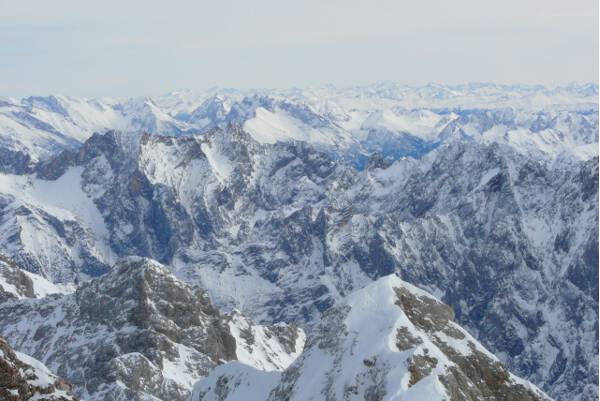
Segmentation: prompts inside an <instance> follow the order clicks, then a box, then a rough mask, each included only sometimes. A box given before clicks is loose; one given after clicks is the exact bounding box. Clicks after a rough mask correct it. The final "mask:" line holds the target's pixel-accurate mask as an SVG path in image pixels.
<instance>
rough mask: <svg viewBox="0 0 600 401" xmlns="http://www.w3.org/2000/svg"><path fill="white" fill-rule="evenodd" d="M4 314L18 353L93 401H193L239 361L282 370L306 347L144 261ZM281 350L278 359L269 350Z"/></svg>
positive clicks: (292, 332)
mask: <svg viewBox="0 0 600 401" xmlns="http://www.w3.org/2000/svg"><path fill="white" fill-rule="evenodd" d="M0 309H1V311H2V312H1V313H0V315H1V316H2V317H1V318H0V320H1V325H2V333H3V334H4V335H5V336H6V337H7V338H8V339H9V340H10V341H11V342H12V343H13V344H15V347H16V348H17V349H20V350H23V351H26V352H29V353H30V354H31V355H34V356H36V357H37V358H39V359H40V360H42V361H44V363H46V364H47V365H48V366H50V367H52V368H53V369H54V370H55V371H56V372H58V373H59V374H61V375H63V376H65V377H67V378H68V379H69V380H70V381H71V382H72V383H73V384H74V386H75V390H76V392H77V393H78V394H79V395H80V396H81V397H82V398H85V399H91V400H107V399H110V400H121V399H123V400H125V399H127V400H145V399H149V397H152V399H161V400H184V399H186V398H187V396H188V395H189V389H190V388H191V385H192V384H193V382H194V381H195V380H197V379H198V378H199V377H202V376H204V375H206V374H208V372H209V370H210V369H212V368H214V367H215V366H217V365H218V364H220V363H222V362H223V361H227V360H235V359H238V354H239V355H240V359H242V360H244V361H245V362H246V363H252V362H253V361H255V363H256V364H259V366H261V367H262V368H264V367H265V366H264V365H266V364H269V363H270V364H271V365H274V366H275V367H276V368H283V367H285V366H287V364H288V363H289V362H286V361H288V360H289V361H290V362H291V360H293V358H294V354H297V353H299V352H300V351H301V349H302V346H303V341H302V338H303V337H302V334H301V332H299V331H298V330H297V329H294V328H291V327H288V326H276V327H264V326H255V325H254V324H253V323H252V322H250V321H248V320H247V319H245V318H243V317H241V316H237V315H236V317H234V318H231V317H227V316H223V315H221V314H220V313H219V312H218V311H217V310H216V309H215V308H214V307H213V306H212V305H211V303H210V301H209V300H208V297H207V296H206V294H204V293H203V292H199V291H193V290H192V289H191V288H189V287H187V286H185V285H184V284H182V283H180V282H179V281H178V280H177V279H175V278H174V277H173V276H172V275H171V274H169V273H168V272H167V271H166V270H165V268H164V266H161V265H160V264H158V263H156V262H153V261H151V260H148V259H142V258H129V259H126V260H123V261H121V262H120V263H118V264H117V265H115V266H113V268H112V269H111V271H110V272H109V273H107V274H106V275H105V276H103V277H102V278H100V279H97V280H92V281H91V282H89V283H85V284H84V285H83V286H82V287H81V288H79V289H78V290H77V291H76V292H75V293H74V294H71V295H64V296H62V297H57V296H55V297H53V298H45V299H39V300H37V299H34V300H32V299H27V300H13V301H7V302H5V303H3V304H2V305H1V306H0ZM24 322H26V323H25V324H24ZM48 344H52V347H49V346H48ZM273 349H275V350H277V355H271V356H270V358H269V357H268V356H269V355H268V353H267V352H265V350H273ZM286 351H287V353H286ZM256 354H258V355H256ZM286 355H287V359H285V357H286ZM252 356H253V357H254V358H252ZM277 358H279V359H277ZM260 364H262V365H260Z"/></svg>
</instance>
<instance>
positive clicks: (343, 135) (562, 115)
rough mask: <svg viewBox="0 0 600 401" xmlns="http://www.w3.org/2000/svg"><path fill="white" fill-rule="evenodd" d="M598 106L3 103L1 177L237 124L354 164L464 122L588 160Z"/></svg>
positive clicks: (436, 97)
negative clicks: (88, 148)
mask: <svg viewBox="0 0 600 401" xmlns="http://www.w3.org/2000/svg"><path fill="white" fill-rule="evenodd" d="M597 97H598V87H597V85H593V84H586V85H576V84H572V85H567V86H560V87H555V88H545V87H543V86H528V85H496V84H469V85H455V86H442V85H427V86H424V87H411V86H403V85H397V84H393V83H385V84H379V85H372V86H364V87H353V88H341V89H337V88H333V87H327V88H313V89H293V90H271V91H269V90H249V91H236V90H226V89H218V88H215V89H211V90H207V91H204V92H198V93H193V92H173V93H170V94H166V95H161V96H155V97H143V98H131V99H122V100H117V99H106V98H100V99H84V98H73V97H68V96H48V97H28V98H23V99H11V98H6V99H3V100H0V156H1V158H0V161H1V163H0V171H4V172H12V173H24V172H29V171H31V169H32V168H33V166H34V165H35V164H36V163H37V162H39V161H40V160H45V159H47V158H49V157H51V155H53V154H56V153H57V152H60V151H61V150H64V149H74V148H76V147H77V146H78V145H80V144H81V143H82V142H83V141H85V140H86V139H87V138H89V137H90V136H91V135H92V134H93V133H94V132H97V131H98V132H103V131H105V130H107V129H116V130H120V131H126V132H137V131H140V130H144V131H147V132H150V133H159V134H162V135H182V134H190V133H198V132H204V131H206V130H207V129H210V128H213V127H215V126H221V127H224V126H225V125H227V124H229V123H238V124H240V125H243V126H244V129H245V130H246V131H247V132H249V133H250V134H251V135H252V136H253V137H254V139H256V140H258V141H259V142H267V143H273V142H276V141H290V140H301V141H307V142H311V143H318V144H321V145H328V146H330V147H334V148H348V147H352V148H354V150H355V152H354V153H355V154H354V157H355V158H356V157H357V156H358V155H363V156H364V153H365V152H366V153H370V152H372V151H375V150H379V151H382V150H384V151H385V153H388V154H391V155H396V156H404V155H411V156H420V155H422V154H423V153H426V152H427V151H428V150H430V149H432V148H434V147H435V146H436V145H437V144H438V143H439V142H441V141H443V140H444V139H445V137H446V136H447V135H445V134H444V128H445V127H446V125H448V124H449V123H450V122H452V121H455V120H456V121H455V123H454V124H453V128H454V129H460V128H461V127H456V126H457V125H461V126H462V125H465V126H466V127H465V128H464V131H465V132H466V133H467V134H469V135H473V134H474V133H478V134H482V135H484V136H485V140H494V141H498V140H501V141H508V142H516V143H515V145H518V146H517V148H518V147H521V146H523V145H526V147H527V148H533V149H534V150H536V151H539V152H541V153H543V154H545V155H548V154H550V155H551V156H555V154H556V153H557V152H558V153H560V152H569V153H575V154H577V155H578V156H579V157H585V156H589V153H590V152H591V153H592V154H597V152H596V151H595V149H594V148H593V147H589V146H587V147H586V145H590V144H593V143H594V142H597V129H596V133H595V135H594V132H593V131H594V130H593V128H594V126H595V127H597V125H598V121H597V112H596V110H597ZM482 113H483V114H486V113H487V114H488V115H484V116H481V114H482ZM498 113H500V114H502V115H500V116H498ZM471 114H475V117H471ZM490 114H491V115H490ZM494 114H495V115H496V116H494ZM481 120H483V126H482V121H481ZM572 120H575V121H572ZM569 125H571V126H569ZM572 125H576V127H573V126H572ZM582 125H583V127H582ZM590 125H591V126H590ZM579 128H583V130H579V131H582V132H580V135H577V132H573V131H574V130H575V131H577V130H578V129H579ZM532 134H533V135H532ZM502 135H505V137H504V138H502ZM565 136H566V137H565ZM527 150H530V149H527Z"/></svg>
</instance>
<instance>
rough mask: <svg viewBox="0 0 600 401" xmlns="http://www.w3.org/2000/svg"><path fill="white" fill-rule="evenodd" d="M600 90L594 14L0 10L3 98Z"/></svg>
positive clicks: (343, 1)
mask: <svg viewBox="0 0 600 401" xmlns="http://www.w3.org/2000/svg"><path fill="white" fill-rule="evenodd" d="M387 80H391V81H397V82H400V83H406V84H424V83H428V82H437V83H463V82H474V81H477V82H481V81H491V82H502V83H542V84H547V85H555V84H561V83H566V82H571V81H576V82H597V81H598V0H568V1H567V0H502V1H500V0H498V1H491V0H490V1H486V0H470V1H467V0H452V1H450V0H435V1H434V0H419V1H416V0H414V1H403V0H390V1H375V0H370V1H357V0H339V1H338V0H335V1H328V0H320V1H312V0H302V1H300V0H296V1H286V0H272V1H271V0H247V1H231V0H230V1H227V0H221V1H218V0H212V1H193V0H189V1H184V0H169V1H167V0H163V1H152V0H145V1H137V0H102V1H97V0H94V1H86V0H37V1H35V0H0V96H23V95H30V94H50V93H61V94H69V95H78V96H105V95H106V96H133V95H145V94H157V93H163V92H168V91H172V90H178V89H192V90H199V89H204V88H208V87H212V86H224V87H239V88H256V87H292V86H313V85H322V84H327V83H331V84H335V85H340V86H346V85H354V84H367V83H374V82H380V81H387Z"/></svg>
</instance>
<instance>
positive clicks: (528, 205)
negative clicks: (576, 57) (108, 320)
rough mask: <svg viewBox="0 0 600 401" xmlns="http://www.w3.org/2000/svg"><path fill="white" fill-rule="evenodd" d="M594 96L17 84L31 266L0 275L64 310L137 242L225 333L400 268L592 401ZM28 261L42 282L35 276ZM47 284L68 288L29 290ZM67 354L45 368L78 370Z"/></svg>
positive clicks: (304, 322)
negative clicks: (66, 91)
mask: <svg viewBox="0 0 600 401" xmlns="http://www.w3.org/2000/svg"><path fill="white" fill-rule="evenodd" d="M597 93H598V89H597V86H595V85H570V86H565V87H559V88H553V89H548V88H544V87H536V86H506V85H492V84H472V85H462V86H437V85H429V86H426V87H418V88H414V87H406V86H399V85H394V84H382V85H374V86H369V87H356V88H346V89H335V88H315V89H302V90H300V89H298V90H288V91H266V90H259V91H245V92H243V91H233V90H228V91H223V90H211V91H207V92H205V93H200V94H194V93H190V92H178V93H171V94H167V95H164V96H157V97H152V98H143V99H128V100H123V101H116V100H107V99H94V100H90V99H73V98H68V97H58V96H57V97H50V98H28V99H22V100H14V99H7V100H6V101H5V102H4V103H2V105H0V115H1V119H0V171H2V173H0V251H1V252H2V253H3V254H5V255H6V256H7V257H8V258H10V259H11V260H13V261H14V264H15V265H16V266H20V268H21V269H22V270H27V271H28V272H29V273H22V272H20V273H14V269H12V270H10V269H9V268H3V269H0V287H2V290H0V291H3V293H4V294H9V295H6V296H5V297H4V298H6V299H9V301H8V302H16V303H18V304H22V305H29V303H32V304H35V305H38V306H36V307H35V308H41V305H47V304H50V303H52V304H53V305H55V304H56V305H59V304H60V305H63V302H67V303H68V304H69V305H71V304H70V303H72V302H74V301H73V299H74V298H77V295H68V294H67V295H64V296H61V295H60V293H65V292H66V293H69V291H71V290H70V287H69V286H82V284H81V283H83V282H86V281H88V280H89V279H90V278H91V277H98V276H100V278H99V280H103V278H102V277H110V276H111V275H114V274H115V273H114V269H111V266H112V265H113V264H114V263H115V262H116V261H117V260H119V258H122V257H128V256H141V257H148V258H152V259H155V260H157V261H159V262H160V263H162V264H164V265H166V268H167V269H169V270H170V271H171V272H173V273H174V274H175V276H176V277H177V279H178V280H181V281H183V282H185V283H186V284H187V285H189V286H191V287H194V288H196V287H199V288H202V289H203V290H205V291H206V293H207V294H208V295H209V296H210V298H211V300H212V301H213V302H214V304H215V305H216V306H217V307H218V308H219V309H222V310H224V311H231V312H229V313H227V315H226V316H229V317H228V319H229V322H233V321H238V320H240V319H241V320H240V321H239V322H238V323H236V325H237V326H236V327H242V326H244V327H246V328H245V329H243V330H242V329H239V330H241V331H239V330H238V329H231V328H230V329H231V330H230V333H231V334H232V335H233V336H235V334H233V333H234V332H235V331H236V330H238V331H239V333H242V332H243V333H247V332H253V333H262V331H261V330H263V329H261V328H260V327H262V326H258V325H256V324H254V323H250V321H249V320H247V319H246V318H241V317H240V316H248V317H249V318H251V319H253V320H254V321H257V322H259V323H261V324H264V325H266V326H268V327H278V326H273V325H274V324H276V323H278V322H287V323H295V324H298V325H301V326H302V327H304V328H305V329H306V331H307V332H309V334H310V333H311V332H312V331H313V330H316V327H317V323H316V322H317V321H318V320H319V319H320V316H321V314H322V313H327V311H328V310H330V309H331V308H334V309H333V310H337V309H335V308H337V305H338V303H339V302H342V301H343V300H344V299H345V298H344V297H345V296H346V295H348V294H349V293H351V292H353V291H355V290H357V289H360V288H363V287H365V286H366V285H368V284H369V283H371V282H372V281H373V280H376V279H378V278H380V277H383V276H387V275H389V274H392V273H398V274H400V276H401V277H402V279H403V280H406V281H408V282H410V283H412V284H414V285H417V286H419V287H421V288H424V289H426V290H428V291H429V292H430V293H432V294H434V295H435V296H437V297H438V298H440V299H441V300H442V301H444V302H446V303H447V304H449V305H450V306H451V307H452V308H453V309H454V310H455V312H456V319H457V321H458V323H459V324H460V325H462V326H463V327H465V328H466V329H467V330H469V332H471V333H472V334H473V335H474V337H475V338H476V339H477V340H478V341H479V342H480V343H481V344H483V346H485V347H486V348H487V349H489V350H490V351H492V352H494V353H495V354H496V355H497V356H498V357H499V358H500V360H501V361H502V362H503V363H505V364H506V365H507V366H508V368H509V369H510V370H511V371H513V372H514V373H515V374H517V375H519V376H522V377H524V378H526V379H528V380H530V381H532V382H533V383H535V384H536V385H538V386H539V387H541V388H543V389H544V390H545V391H547V392H548V393H549V394H550V395H551V396H553V397H554V398H556V399H557V400H560V401H563V400H565V401H566V400H569V401H570V400H581V401H593V400H596V399H597V386H596V382H597V378H598V362H597V358H598V346H597V337H598V285H597V282H598V254H597V249H598V226H597V221H598V203H597V198H598V105H597V96H598V95H597ZM34 117H35V119H37V120H39V121H41V122H42V123H38V122H34V120H32V118H34ZM4 119H5V120H4ZM37 120H36V121H37ZM9 122H10V124H9ZM11 124H12V125H11ZM6 127H9V128H6ZM10 127H13V128H10ZM38 131H39V132H38ZM58 133H59V134H60V135H59V134H58ZM17 269H19V268H18V267H17ZM19 271H20V270H18V272H19ZM26 274H28V275H29V276H28V277H29V279H30V280H32V282H33V283H34V284H35V283H38V284H36V285H38V286H39V287H40V288H45V289H46V290H43V291H42V290H39V291H38V290H35V291H30V290H27V289H26V288H29V287H31V286H33V285H34V284H32V285H31V286H30V285H29V284H23V283H29V281H27V279H26V278H24V275H26ZM34 274H35V275H34ZM106 275H107V276H106ZM40 280H44V281H40ZM104 280H106V282H108V280H109V279H108V278H105V279H104ZM92 282H101V281H96V280H94V281H92ZM89 285H91V284H83V286H82V288H88V287H86V286H89ZM109 287H110V286H108V287H106V288H109ZM50 288H52V290H49V289H50ZM111 288H112V287H111ZM40 291H41V292H40ZM44 291H45V292H44ZM78 291H83V290H82V289H79V290H78ZM103 291H105V289H104V287H102V288H99V289H98V291H97V292H93V291H92V292H91V293H90V295H89V297H90V298H94V299H95V298H96V297H98V295H97V293H102V292H103ZM42 293H44V294H52V293H59V294H58V295H56V296H52V295H50V297H47V298H44V299H43V300H42V299H33V300H28V299H24V298H35V297H39V296H43V295H41V294H42ZM36 294H37V295H36ZM75 294H77V293H75ZM59 297H60V298H59ZM4 298H2V299H4ZM15 298H17V299H15ZM55 298H56V299H62V301H57V300H55ZM66 300H70V301H66ZM65 307H66V306H65ZM35 308H34V309H32V312H31V313H32V314H33V315H35V316H38V315H36V314H37V313H38V312H35V310H37V309H35ZM55 308H58V306H55ZM61 308H62V306H61ZM27 310H29V309H27ZM56 310H58V309H56ZM238 310H239V312H238ZM27 313H29V312H27ZM53 313H54V312H53ZM56 313H58V312H56ZM33 315H32V316H33ZM14 319H15V320H14V323H12V324H17V323H16V322H17V321H18V317H14ZM32 319H33V320H34V321H35V320H36V319H37V318H36V317H32ZM244 319H246V320H244ZM80 320H85V319H84V318H80ZM242 321H247V322H248V323H242ZM228 324H229V323H228ZM7 327H9V326H7ZM8 330H9V329H8V328H6V329H2V328H0V335H6V336H8V334H7V333H6V332H7V331H8ZM28 330H31V328H29V329H26V330H25V331H22V332H21V334H14V335H16V336H21V337H18V338H21V341H18V342H15V343H14V346H15V347H16V348H17V349H18V350H19V351H24V352H25V353H30V354H33V355H34V356H36V357H38V358H39V359H41V360H42V361H44V362H45V363H47V364H48V365H49V366H50V367H51V368H55V366H59V365H58V364H62V363H66V362H60V363H59V362H57V365H53V364H52V363H50V362H48V359H47V358H50V356H42V355H40V354H36V353H35V352H38V351H39V350H37V349H36V350H33V349H25V348H22V347H25V343H24V342H22V340H23V338H27V337H25V336H29V335H32V334H31V333H28ZM273 330H275V329H273ZM85 335H86V334H81V336H82V337H81V338H84V337H85ZM239 336H241V334H239V335H238V337H239ZM242 337H243V336H242ZM38 345H39V346H40V347H41V346H42V345H41V343H39V344H38ZM32 346H33V345H32ZM242 349H246V351H245V354H244V356H241V354H238V355H237V356H236V358H224V359H237V360H240V361H242V362H244V363H250V364H251V365H253V366H256V367H258V368H259V369H262V370H269V371H272V370H280V369H282V368H284V367H285V366H284V365H286V364H289V363H291V361H292V360H293V358H294V357H295V356H296V354H294V355H292V354H293V353H290V352H289V351H286V349H287V350H289V344H288V348H285V347H284V346H283V345H282V344H279V345H277V344H275V345H273V344H271V345H269V344H266V343H262V342H260V341H259V342H257V343H256V346H255V348H252V347H250V348H249V349H248V348H244V347H241V346H240V347H238V350H242ZM40 352H41V351H40ZM50 352H53V351H52V350H50ZM132 352H140V353H142V354H143V352H144V347H138V348H135V351H132ZM240 352H241V351H240ZM144 355H146V354H144ZM260 355H279V356H277V357H274V356H273V357H272V358H271V361H265V359H264V358H262V357H261V358H259V356H260ZM282 355H283V356H282ZM146 358H150V360H151V361H154V360H153V359H151V357H148V356H146ZM243 358H248V361H250V362H247V361H244V360H243ZM257 358H258V359H257ZM259 359H260V362H258V361H259ZM152 363H155V362H152ZM77 366H78V365H77V363H76V362H75V361H73V362H72V364H71V365H69V369H72V371H70V372H71V373H69V374H67V373H64V372H63V371H57V373H59V374H61V375H63V376H66V377H67V378H68V379H70V380H72V381H73V383H75V385H76V386H81V385H82V384H81V383H82V382H81V377H78V378H75V379H73V378H72V376H75V375H76V374H78V373H76V371H77ZM79 366H83V365H79ZM213 366H214V365H211V366H210V368H206V369H205V370H203V371H202V373H201V375H204V374H206V373H207V372H208V370H209V369H212V367H213ZM236 366H238V365H236ZM85 369H86V368H85V367H83V368H82V367H80V370H81V371H85ZM240 369H241V370H243V371H244V372H246V373H243V374H247V375H250V376H252V377H255V378H256V380H262V379H260V378H259V377H258V376H260V377H263V376H261V374H254V373H251V372H249V371H246V370H244V369H245V368H240ZM275 376H276V375H274V374H271V375H270V376H269V377H275ZM264 377H266V376H264ZM102 380H104V379H102ZM186 383H187V384H185V385H188V384H189V383H190V382H189V381H188V382H186ZM185 385H182V386H181V387H180V388H179V390H177V391H179V393H178V394H184V393H185V391H184V390H182V389H183V387H185ZM80 388H81V387H80ZM94 391H96V390H94ZM119 391H121V390H119ZM144 391H145V390H144ZM187 391H189V389H188V390H187ZM90 394H91V393H90Z"/></svg>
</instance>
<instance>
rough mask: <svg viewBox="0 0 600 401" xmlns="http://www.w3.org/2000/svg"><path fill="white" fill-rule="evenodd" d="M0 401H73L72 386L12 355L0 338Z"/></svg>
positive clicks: (28, 359)
mask: <svg viewBox="0 0 600 401" xmlns="http://www.w3.org/2000/svg"><path fill="white" fill-rule="evenodd" d="M0 398H1V399H2V400H6V401H29V400H31V401H34V400H35V401H77V398H76V397H75V396H74V395H73V393H72V386H71V385H70V384H69V383H67V382H66V381H65V380H63V379H61V378H59V377H57V376H55V375H54V374H52V373H51V372H50V371H49V370H48V368H46V367H45V366H44V365H43V364H42V363H41V362H40V361H38V360H36V359H34V358H32V357H30V356H28V355H25V354H21V353H19V352H15V351H14V350H13V349H12V348H11V347H10V345H8V343H7V342H6V340H5V339H4V338H2V337H0Z"/></svg>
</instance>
